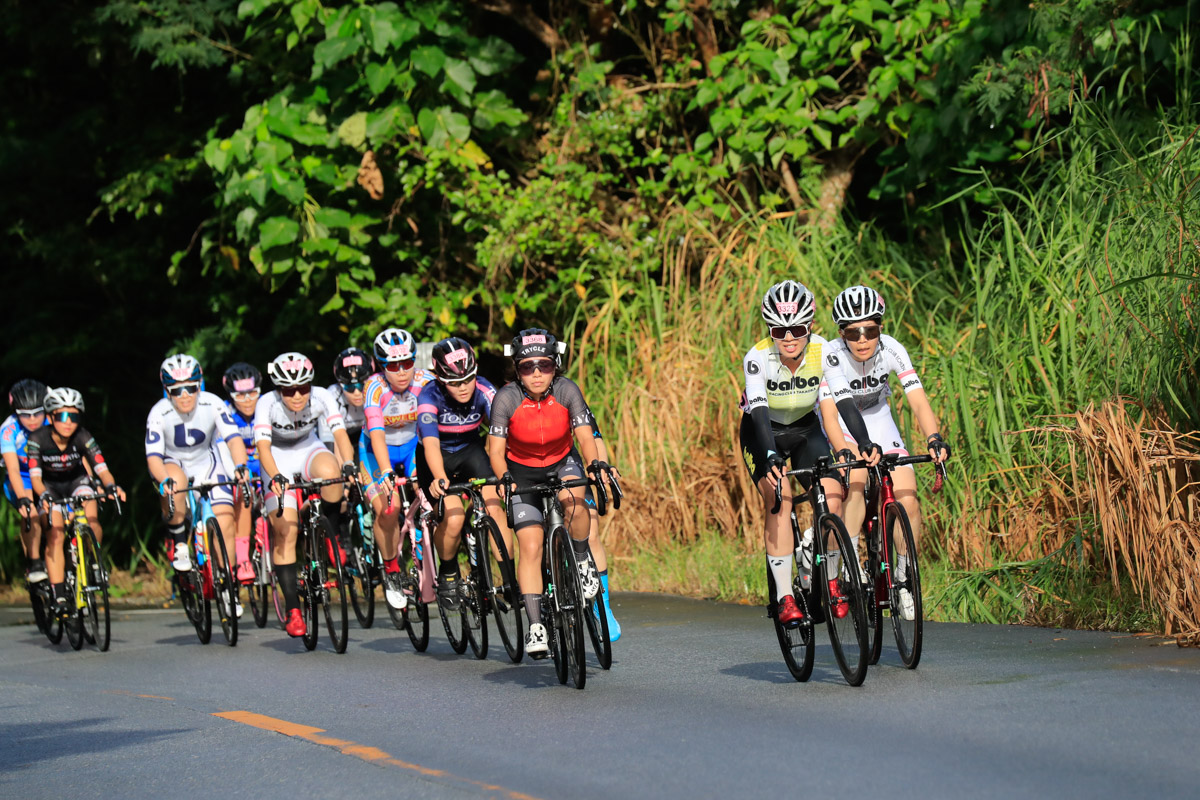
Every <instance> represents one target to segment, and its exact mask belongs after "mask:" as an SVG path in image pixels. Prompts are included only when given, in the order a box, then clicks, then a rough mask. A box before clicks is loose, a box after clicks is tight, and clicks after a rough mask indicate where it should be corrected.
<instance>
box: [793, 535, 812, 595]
mask: <svg viewBox="0 0 1200 800" xmlns="http://www.w3.org/2000/svg"><path fill="white" fill-rule="evenodd" d="M812 555H813V529H812V528H808V529H806V530H805V531H804V535H803V536H801V537H800V546H799V547H797V548H796V563H797V564H799V565H800V586H801V587H802V588H803V589H804V591H806V592H808V591H811V590H812Z"/></svg>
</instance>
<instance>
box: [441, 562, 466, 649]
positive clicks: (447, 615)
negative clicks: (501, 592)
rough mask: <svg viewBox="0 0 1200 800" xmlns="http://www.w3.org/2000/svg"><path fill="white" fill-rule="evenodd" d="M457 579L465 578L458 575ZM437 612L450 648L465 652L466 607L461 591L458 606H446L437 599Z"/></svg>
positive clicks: (461, 580)
mask: <svg viewBox="0 0 1200 800" xmlns="http://www.w3.org/2000/svg"><path fill="white" fill-rule="evenodd" d="M460 575H461V571H460ZM458 580H459V582H460V583H462V582H463V581H465V580H466V578H463V577H459V579H458ZM438 614H439V615H440V616H441V618H442V627H443V628H445V629H446V641H448V642H449V643H450V648H451V649H452V650H453V651H454V652H456V653H458V654H460V655H461V654H462V653H465V652H466V650H467V638H468V635H469V634H468V631H467V609H466V604H465V603H463V599H462V597H461V592H460V596H459V603H458V608H446V606H445V604H444V603H442V602H441V601H439V602H438Z"/></svg>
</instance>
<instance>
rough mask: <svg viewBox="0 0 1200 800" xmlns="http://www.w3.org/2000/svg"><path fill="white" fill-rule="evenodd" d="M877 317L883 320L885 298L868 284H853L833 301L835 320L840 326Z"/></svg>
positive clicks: (876, 318)
mask: <svg viewBox="0 0 1200 800" xmlns="http://www.w3.org/2000/svg"><path fill="white" fill-rule="evenodd" d="M864 319H875V320H878V321H880V322H883V298H882V297H880V296H879V292H877V291H875V290H874V289H868V288H867V287H866V286H851V287H850V288H849V289H846V290H844V291H843V292H842V293H841V294H839V295H838V296H837V297H836V298H835V299H834V301H833V321H834V322H835V323H836V324H837V326H838V327H839V328H840V327H842V326H844V325H847V324H849V323H851V322H858V321H860V320H864Z"/></svg>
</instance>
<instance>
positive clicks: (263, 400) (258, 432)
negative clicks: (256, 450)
mask: <svg viewBox="0 0 1200 800" xmlns="http://www.w3.org/2000/svg"><path fill="white" fill-rule="evenodd" d="M276 397H278V395H277V394H276V393H275V392H271V393H270V394H265V395H263V396H262V397H260V398H259V400H258V405H257V406H255V408H254V441H256V442H266V443H267V444H270V443H271V409H273V408H274V407H275V403H276V402H277V401H276V399H275V398H276Z"/></svg>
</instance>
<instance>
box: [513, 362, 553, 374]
mask: <svg viewBox="0 0 1200 800" xmlns="http://www.w3.org/2000/svg"><path fill="white" fill-rule="evenodd" d="M517 372H519V373H521V374H522V375H524V376H526V377H528V376H530V375H532V374H533V373H535V372H540V373H542V374H543V375H549V374H550V373H552V372H554V362H553V361H551V360H550V359H548V358H530V359H526V360H525V361H522V362H521V363H520V364H517Z"/></svg>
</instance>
